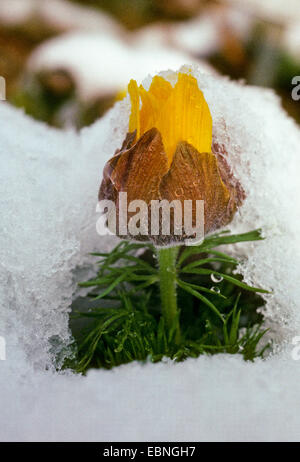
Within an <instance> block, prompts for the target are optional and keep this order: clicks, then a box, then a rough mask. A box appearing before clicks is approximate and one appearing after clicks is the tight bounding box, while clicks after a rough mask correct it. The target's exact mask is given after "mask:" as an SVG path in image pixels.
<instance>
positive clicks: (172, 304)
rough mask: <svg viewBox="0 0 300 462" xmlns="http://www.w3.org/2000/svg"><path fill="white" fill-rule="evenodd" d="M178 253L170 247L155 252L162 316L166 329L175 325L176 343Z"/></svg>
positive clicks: (177, 323) (176, 249) (177, 332)
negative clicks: (157, 264) (156, 255)
mask: <svg viewBox="0 0 300 462" xmlns="http://www.w3.org/2000/svg"><path fill="white" fill-rule="evenodd" d="M178 252H179V247H170V248H165V249H158V250H157V254H158V261H159V284H160V298H161V306H162V315H163V317H164V319H165V322H166V326H167V328H168V329H171V328H174V323H176V324H175V330H176V335H175V340H176V342H179V339H180V326H179V319H178V308H177V295H176V276H177V273H176V259H177V255H178Z"/></svg>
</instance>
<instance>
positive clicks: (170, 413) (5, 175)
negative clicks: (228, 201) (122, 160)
mask: <svg viewBox="0 0 300 462" xmlns="http://www.w3.org/2000/svg"><path fill="white" fill-rule="evenodd" d="M184 70H185V71H186V72H192V73H193V75H195V76H196V77H197V79H198V83H199V86H200V88H201V89H202V90H203V91H204V94H205V97H206V99H207V102H208V104H209V106H210V109H211V112H212V117H213V124H214V125H213V136H214V140H215V141H216V142H218V143H219V144H220V145H223V146H224V148H225V150H226V152H227V153H228V162H229V163H230V165H231V166H232V169H233V171H234V174H235V176H236V177H237V178H239V180H240V181H241V183H242V185H243V187H244V189H245V191H246V193H247V200H246V201H245V203H244V205H243V206H242V207H241V208H240V210H239V212H238V214H237V215H236V218H235V220H234V222H233V224H232V225H231V226H230V228H231V230H232V231H234V232H235V231H238V232H242V231H249V230H251V229H253V228H256V227H262V228H263V232H264V235H265V236H266V239H265V241H263V242H256V243H252V244H242V245H240V246H239V247H238V253H239V254H240V255H243V254H244V255H245V259H244V262H243V265H242V266H241V271H242V272H243V274H244V275H245V278H246V280H247V281H249V282H252V283H254V284H257V285H261V286H263V287H265V288H270V289H273V291H274V294H273V295H272V296H268V299H267V305H266V310H265V314H266V319H267V321H266V322H267V325H269V326H270V327H271V328H272V337H274V338H275V343H276V345H277V349H276V351H277V350H278V351H277V352H276V354H274V355H273V356H270V357H269V358H267V359H266V360H265V361H261V360H258V361H256V362H255V363H254V364H252V363H245V362H244V361H243V360H242V359H241V358H240V357H231V356H228V355H219V356H215V357H212V358H209V357H201V358H199V359H197V360H192V359H191V360H188V361H186V362H185V363H182V364H173V363H172V362H168V361H167V362H164V363H161V364H155V365H151V364H138V363H133V364H130V365H126V366H122V367H120V368H116V369H114V370H112V371H109V372H108V371H103V370H100V371H90V372H89V373H88V376H87V377H86V378H85V377H81V376H75V375H73V374H71V373H70V372H69V373H64V374H62V373H56V372H55V371H54V367H53V354H54V353H55V352H56V353H57V352H58V351H59V349H60V350H61V355H63V354H64V350H66V349H67V347H68V343H69V341H70V332H69V329H68V312H69V307H70V304H71V301H72V298H73V296H74V294H75V291H76V283H77V281H78V280H82V279H83V278H85V277H87V275H88V274H89V273H90V271H91V268H92V266H91V261H92V259H91V258H90V257H88V255H87V254H88V253H89V252H91V251H93V250H96V249H97V250H101V249H102V250H103V249H109V248H110V247H111V246H112V245H113V244H114V242H115V240H114V238H112V237H107V238H105V239H104V238H103V237H99V236H97V234H96V231H95V225H96V220H97V218H98V217H97V213H96V211H95V208H96V200H97V191H98V187H99V183H100V180H101V172H102V168H103V165H104V163H105V161H106V160H107V159H108V158H109V157H111V155H112V154H113V153H114V151H115V149H116V148H117V147H119V146H120V144H121V141H122V139H123V137H124V135H125V133H126V130H127V124H128V115H129V101H128V99H125V100H123V101H122V102H119V103H118V104H117V105H116V106H115V107H114V108H113V109H112V110H111V111H109V112H108V113H107V114H106V116H105V117H104V118H103V119H101V120H99V121H97V122H96V123H95V124H94V125H92V126H91V127H88V128H86V129H84V130H82V131H81V132H80V133H76V132H73V131H59V130H55V129H52V128H49V127H47V126H46V125H43V124H41V123H38V122H36V121H33V120H31V119H30V118H28V117H26V116H25V115H24V114H23V113H22V112H21V111H19V110H17V109H15V108H13V107H11V106H10V105H9V104H7V103H1V104H0V139H1V145H0V162H1V165H0V208H1V232H0V305H1V306H0V336H2V337H5V339H6V344H7V355H6V356H7V359H6V361H1V360H0V374H1V385H0V406H1V419H0V439H1V440H4V441H6V440H25V441H31V440H40V441H45V440H46V441H57V440H69V441H71V440H84V441H87V440H102V441H116V440H125V441H136V440H148V441H151V440H152V441H153V440H167V441H168V440H171V441H172V440H174V441H176V440H177V441H178V440H181V441H192V440H227V441H228V440H235V441H238V440H243V441H252V440H255V441H262V440H263V441H265V440H272V441H276V440H282V441H287V440H288V441H292V440H296V439H297V438H299V436H298V435H299V426H300V422H299V415H300V413H299V411H300V409H299V400H298V395H299V383H300V381H299V379H300V369H299V367H298V363H297V361H295V360H293V359H292V358H291V351H292V348H293V347H292V345H291V343H292V339H293V337H294V336H296V335H300V311H299V305H300V303H299V302H300V288H299V266H300V245H299V244H300V242H299V239H300V238H299V236H300V229H299V227H300V220H299V215H300V210H299V180H298V178H299V168H300V157H299V146H300V132H299V127H298V126H297V125H296V124H295V123H294V122H293V121H292V120H291V119H289V118H288V117H287V116H286V114H285V113H284V111H283V110H282V109H281V108H280V104H279V100H278V99H277V97H276V96H275V95H274V94H273V93H272V92H271V91H269V90H262V89H257V88H251V87H245V86H243V85H242V84H238V83H235V82H230V81H229V80H227V79H226V78H221V77H219V76H215V75H209V74H203V73H201V72H200V71H199V69H197V67H193V68H192V69H190V67H187V68H185V69H184ZM163 75H165V76H166V77H167V78H169V79H170V81H171V82H174V81H175V80H176V78H177V74H175V73H172V72H171V71H168V72H165V73H164V74H163ZM147 83H148V84H149V78H148V80H147V81H146V82H145V86H147ZM247 257H248V258H247ZM53 337H55V338H56V340H57V342H56V351H54V352H53V341H52V343H51V345H52V350H51V348H50V340H51V339H52V340H53Z"/></svg>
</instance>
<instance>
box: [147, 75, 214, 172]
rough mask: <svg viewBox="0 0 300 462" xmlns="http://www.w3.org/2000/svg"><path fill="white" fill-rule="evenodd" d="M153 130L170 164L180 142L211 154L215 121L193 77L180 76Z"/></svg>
mask: <svg viewBox="0 0 300 462" xmlns="http://www.w3.org/2000/svg"><path fill="white" fill-rule="evenodd" d="M154 126H155V127H156V128H157V129H158V130H159V131H160V133H161V135H162V139H163V143H164V147H165V150H166V154H167V156H168V159H169V163H171V162H172V159H173V156H174V153H175V151H176V146H177V144H178V143H179V142H180V141H187V142H188V143H189V144H191V145H193V146H194V148H195V149H197V150H198V151H199V152H211V144H212V118H211V114H210V110H209V107H208V105H207V103H206V101H205V99H204V96H203V93H202V91H200V90H199V87H198V83H197V80H196V79H195V78H194V77H192V76H190V75H187V74H182V73H179V75H178V81H177V83H176V85H175V87H174V89H173V91H172V92H171V94H170V96H169V98H168V99H167V100H166V101H165V104H163V106H162V107H161V110H160V112H159V115H158V118H157V120H156V123H155V124H154Z"/></svg>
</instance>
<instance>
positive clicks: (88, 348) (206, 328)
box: [66, 230, 269, 372]
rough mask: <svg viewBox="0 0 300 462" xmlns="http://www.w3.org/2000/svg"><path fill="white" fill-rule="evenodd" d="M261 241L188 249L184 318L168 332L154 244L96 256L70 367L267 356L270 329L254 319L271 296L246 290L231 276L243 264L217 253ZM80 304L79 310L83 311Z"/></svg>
mask: <svg viewBox="0 0 300 462" xmlns="http://www.w3.org/2000/svg"><path fill="white" fill-rule="evenodd" d="M261 239H262V238H261V235H260V231H259V230H257V231H253V232H250V233H245V234H240V235H230V234H229V233H226V232H222V233H218V234H214V235H211V236H208V237H207V238H206V239H205V240H204V241H203V243H202V244H201V245H198V246H193V247H187V248H183V249H182V250H181V251H180V252H179V254H178V258H177V263H176V284H177V287H178V305H179V308H180V313H179V316H177V318H176V319H175V320H174V321H173V325H172V326H171V327H167V325H166V322H165V319H164V317H163V316H161V306H160V299H159V296H158V292H159V291H158V290H157V285H158V281H159V269H158V268H157V266H158V265H157V259H156V251H155V249H154V247H153V246H152V245H151V244H146V245H145V244H137V243H129V242H126V241H122V242H120V243H119V244H118V245H117V246H116V247H115V249H114V250H113V251H112V252H110V253H95V254H93V255H94V256H95V257H100V260H99V262H98V263H99V272H98V274H97V277H96V278H95V279H93V280H89V281H87V282H82V283H81V284H80V285H81V286H82V287H87V288H91V289H92V290H91V292H89V294H88V296H87V298H88V299H89V302H88V306H89V307H88V308H87V309H84V310H83V309H78V310H77V309H76V308H75V307H74V309H73V315H72V318H71V328H72V329H73V333H74V337H75V342H74V350H75V353H76V354H75V358H76V359H74V360H73V362H72V363H70V362H68V363H67V364H66V365H67V366H70V365H71V367H73V368H74V369H76V370H78V371H80V372H85V371H86V370H87V369H88V368H89V367H105V368H111V367H114V366H117V365H119V364H123V363H127V362H130V361H133V360H146V359H149V358H150V360H151V361H154V362H156V361H159V360H161V359H163V358H164V357H168V358H171V359H173V360H175V361H181V360H184V359H185V358H187V357H197V356H199V355H200V354H204V353H205V354H214V353H221V352H227V353H232V354H242V355H243V356H244V358H245V359H248V360H253V359H254V358H255V357H258V356H262V355H263V354H264V352H265V350H266V349H267V348H268V347H269V344H263V342H260V341H261V339H262V337H263V336H264V334H265V332H266V330H264V329H262V328H261V324H262V321H263V318H262V315H260V314H258V313H257V308H259V307H262V306H263V305H264V301H263V299H262V298H261V296H259V295H258V294H260V293H261V294H263V293H267V291H265V290H263V289H261V288H256V287H251V286H249V285H247V284H245V283H244V282H243V281H242V280H241V277H240V276H238V275H236V274H234V269H235V268H236V266H237V264H238V261H237V260H236V259H234V258H232V257H231V256H229V255H227V254H225V253H223V252H220V251H218V250H215V249H216V248H217V247H219V246H221V245H222V246H224V245H226V244H234V243H237V242H245V241H257V240H261ZM137 253H138V254H139V256H137ZM83 301H84V300H82V299H81V300H79V302H78V303H79V306H81V307H82V306H84V305H86V303H83ZM78 303H77V304H78ZM75 305H76V304H75ZM178 318H179V319H178ZM178 324H179V326H180V336H178V331H177V328H178ZM78 325H79V328H78ZM76 332H77V333H76Z"/></svg>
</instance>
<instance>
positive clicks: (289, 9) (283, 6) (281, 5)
mask: <svg viewBox="0 0 300 462" xmlns="http://www.w3.org/2000/svg"><path fill="white" fill-rule="evenodd" d="M225 1H226V3H228V4H229V5H232V6H237V7H239V8H241V9H243V10H244V11H248V12H249V13H252V14H253V15H255V16H257V17H258V18H260V19H262V20H266V21H270V22H274V23H279V24H287V23H289V22H292V21H294V20H295V19H296V18H297V19H300V4H299V2H298V0H264V1H263V2H262V1H261V0H248V1H247V2H245V1H244V0H225Z"/></svg>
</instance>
